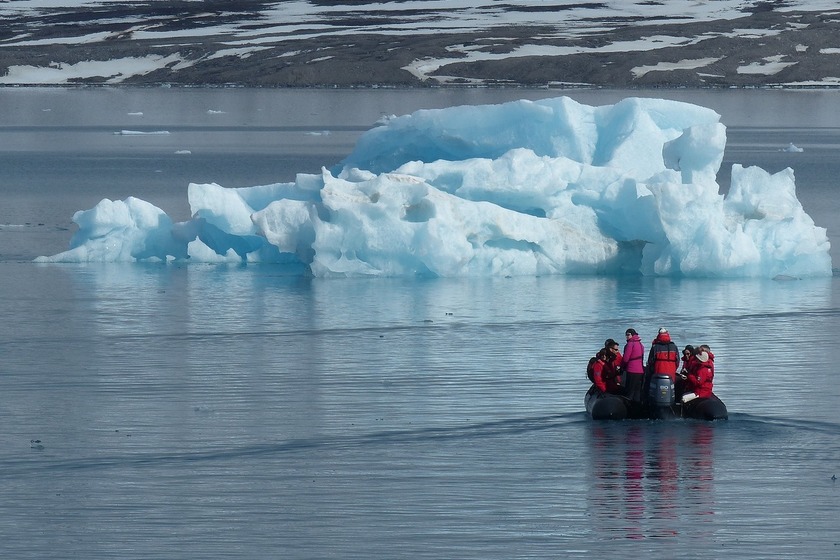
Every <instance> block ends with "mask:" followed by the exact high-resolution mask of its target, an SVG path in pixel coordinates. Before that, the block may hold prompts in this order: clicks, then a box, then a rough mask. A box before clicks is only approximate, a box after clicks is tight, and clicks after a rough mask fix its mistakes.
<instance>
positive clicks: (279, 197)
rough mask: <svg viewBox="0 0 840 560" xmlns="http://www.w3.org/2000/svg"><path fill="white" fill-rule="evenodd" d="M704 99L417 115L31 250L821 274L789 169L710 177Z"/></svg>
mask: <svg viewBox="0 0 840 560" xmlns="http://www.w3.org/2000/svg"><path fill="white" fill-rule="evenodd" d="M719 121H720V116H719V115H718V114H717V113H715V112H714V111H712V110H710V109H707V108H703V107H699V106H696V105H691V104H687V103H682V102H676V101H668V100H662V99H640V98H628V99H624V100H622V101H620V102H619V103H616V104H615V105H607V106H602V107H592V106H587V105H582V104H580V103H577V102H575V101H573V100H572V99H570V98H568V97H558V98H553V99H546V100H542V101H525V100H523V101H515V102H510V103H504V104H500V105H486V106H464V107H451V108H447V109H440V110H422V111H417V112H415V113H413V114H410V115H404V116H400V117H390V118H388V119H385V120H384V121H383V122H382V123H381V124H380V125H379V126H376V127H375V128H373V129H371V130H370V131H368V132H367V133H365V134H364V135H363V136H362V137H361V138H360V139H359V141H358V143H357V145H356V147H355V149H354V150H353V152H352V153H351V154H349V155H348V156H347V157H346V158H345V160H344V161H343V162H341V164H339V165H338V166H336V167H334V168H332V169H329V170H328V169H323V170H322V173H321V174H320V175H313V174H300V175H298V176H297V178H296V180H295V181H294V182H293V183H278V184H274V185H265V186H257V187H248V188H239V189H227V188H223V187H221V186H219V185H216V184H204V185H198V184H191V185H190V186H189V194H188V196H189V202H190V207H191V210H192V213H193V217H192V219H190V220H189V221H187V222H181V223H173V222H172V220H171V219H170V218H169V217H168V216H167V215H166V214H165V213H164V212H163V211H161V210H160V209H158V208H156V207H155V206H153V205H151V204H149V203H147V202H144V201H142V200H139V199H136V198H128V199H126V200H124V201H110V200H103V201H102V202H100V203H99V204H98V205H97V206H96V207H94V208H92V209H90V210H85V211H80V212H77V213H76V214H75V215H74V217H73V220H74V222H76V223H77V224H78V226H79V231H78V232H77V233H76V235H75V236H74V237H73V239H72V241H71V247H70V249H69V250H68V251H65V252H63V253H60V254H58V255H54V256H51V257H40V258H39V259H38V260H39V261H42V262H87V261H98V262H107V261H135V260H145V259H160V260H168V259H187V258H189V259H190V260H192V261H203V262H215V261H225V260H233V261H246V262H273V263H281V264H283V265H286V266H289V267H292V268H291V269H292V270H298V271H300V273H301V274H313V275H315V276H360V275H374V276H411V275H426V276H491V275H538V274H644V275H659V276H689V277H768V278H773V277H776V276H791V277H812V276H830V275H831V273H832V271H831V259H830V256H829V243H828V239H827V237H826V231H825V229H824V228H821V227H816V226H815V225H814V222H813V220H812V219H811V218H810V217H809V216H808V215H807V214H806V213H805V211H804V210H803V208H802V205H801V204H800V202H799V201H798V200H797V198H796V189H795V184H794V176H793V171H792V170H790V169H786V170H784V171H781V172H779V173H776V174H773V175H771V174H769V173H767V172H765V171H764V170H762V169H760V168H756V167H751V168H743V167H741V166H740V165H735V166H733V169H732V179H731V186H730V191H729V194H728V195H727V196H726V197H724V196H723V195H721V194H720V188H719V185H718V184H717V182H716V175H717V172H718V170H719V168H720V164H721V161H722V160H723V152H724V147H725V145H726V128H725V126H724V125H723V124H721V123H720V122H719Z"/></svg>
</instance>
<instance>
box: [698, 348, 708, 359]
mask: <svg viewBox="0 0 840 560" xmlns="http://www.w3.org/2000/svg"><path fill="white" fill-rule="evenodd" d="M697 359H698V360H700V361H701V362H707V361H709V353H708V352H706V351H705V350H703V351H702V352H700V353H699V354H697Z"/></svg>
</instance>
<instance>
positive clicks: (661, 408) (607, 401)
mask: <svg viewBox="0 0 840 560" xmlns="http://www.w3.org/2000/svg"><path fill="white" fill-rule="evenodd" d="M583 404H584V406H585V407H586V412H587V414H589V416H591V417H592V419H593V420H624V419H626V418H635V419H639V418H649V419H670V418H694V419H697V420H726V419H727V418H729V412H728V411H727V409H726V405H725V404H723V401H722V400H720V399H719V398H718V397H717V396H716V395H715V394H714V393H713V394H712V396H711V397H696V398H693V399H691V400H687V401H686V402H683V400H682V398H679V399H678V398H676V391H675V387H674V382H673V381H672V380H671V379H670V378H669V377H668V376H656V377H654V378H653V379H651V381H650V385H649V391H648V402H647V403H646V404H640V403H633V402H632V401H631V400H630V399H628V398H627V397H625V396H624V395H614V394H611V393H602V392H601V391H599V390H598V389H597V388H596V387H595V385H594V384H593V385H592V386H591V387H589V390H588V391H587V392H586V395H585V396H584V398H583Z"/></svg>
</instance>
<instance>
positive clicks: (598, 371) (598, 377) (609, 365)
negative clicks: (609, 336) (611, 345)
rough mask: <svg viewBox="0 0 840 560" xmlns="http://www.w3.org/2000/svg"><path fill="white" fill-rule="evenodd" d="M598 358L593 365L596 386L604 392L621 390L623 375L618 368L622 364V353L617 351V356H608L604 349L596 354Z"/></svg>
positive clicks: (616, 392) (618, 391)
mask: <svg viewBox="0 0 840 560" xmlns="http://www.w3.org/2000/svg"><path fill="white" fill-rule="evenodd" d="M596 357H597V358H598V360H597V361H596V362H595V363H594V364H593V365H592V378H593V382H594V383H595V386H596V387H598V390H599V391H601V392H602V393H615V394H618V393H620V392H621V376H620V374H619V371H618V368H619V365H620V364H621V353H619V352H616V353H615V356H613V357H608V356H607V353H606V352H605V351H604V350H603V349H602V350H600V351H599V352H598V354H596Z"/></svg>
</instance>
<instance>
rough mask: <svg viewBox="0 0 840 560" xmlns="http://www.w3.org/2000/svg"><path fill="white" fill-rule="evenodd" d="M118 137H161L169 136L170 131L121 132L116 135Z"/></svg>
mask: <svg viewBox="0 0 840 560" xmlns="http://www.w3.org/2000/svg"><path fill="white" fill-rule="evenodd" d="M114 134H115V135H117V136H161V135H166V134H169V131H168V130H151V131H142V130H119V131H117V132H115V133H114Z"/></svg>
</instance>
